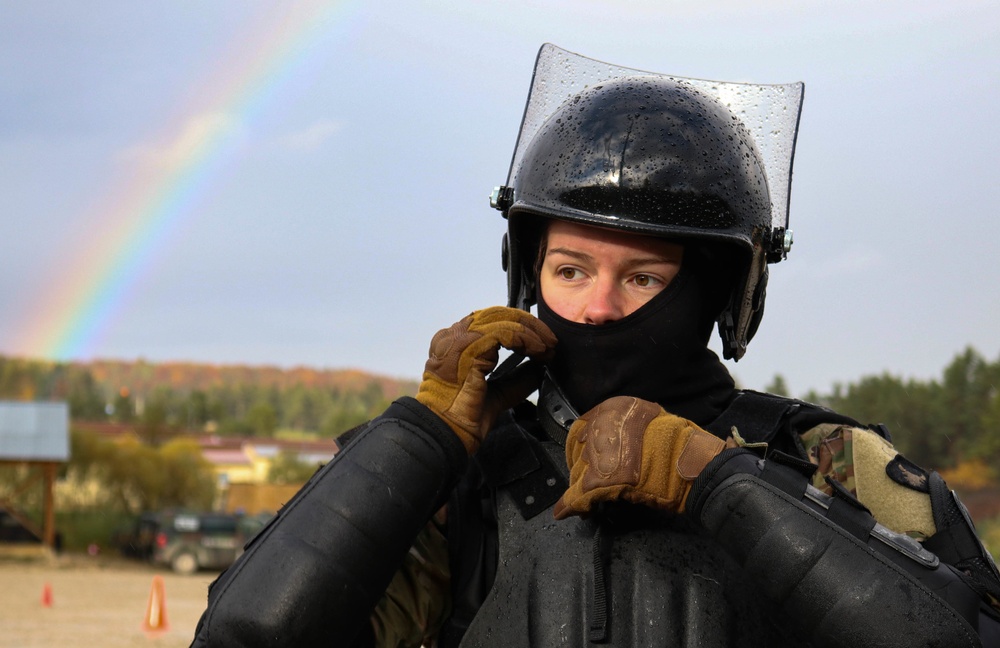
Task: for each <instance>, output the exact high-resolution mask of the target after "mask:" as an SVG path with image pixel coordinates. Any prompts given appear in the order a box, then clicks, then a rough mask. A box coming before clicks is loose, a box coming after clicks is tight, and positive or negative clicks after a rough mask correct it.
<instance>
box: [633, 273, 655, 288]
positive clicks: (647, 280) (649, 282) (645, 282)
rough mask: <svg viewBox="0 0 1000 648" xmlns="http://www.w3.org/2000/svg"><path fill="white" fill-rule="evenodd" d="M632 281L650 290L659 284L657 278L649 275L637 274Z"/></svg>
mask: <svg viewBox="0 0 1000 648" xmlns="http://www.w3.org/2000/svg"><path fill="white" fill-rule="evenodd" d="M632 281H633V282H635V285H637V286H639V287H640V288H649V287H651V286H655V285H656V284H657V282H658V280H657V278H656V277H654V276H652V275H648V274H637V275H636V276H635V277H633V278H632Z"/></svg>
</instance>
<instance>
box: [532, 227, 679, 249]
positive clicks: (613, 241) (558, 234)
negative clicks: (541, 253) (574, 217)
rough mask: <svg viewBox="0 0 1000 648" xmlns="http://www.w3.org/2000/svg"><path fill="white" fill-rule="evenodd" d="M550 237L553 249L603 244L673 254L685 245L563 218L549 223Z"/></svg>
mask: <svg viewBox="0 0 1000 648" xmlns="http://www.w3.org/2000/svg"><path fill="white" fill-rule="evenodd" d="M547 238H548V245H547V247H548V249H549V250H552V249H555V248H559V247H570V248H591V247H599V248H603V249H612V250H620V251H621V252H622V253H624V252H637V253H645V254H653V255H657V256H665V257H672V256H675V255H677V254H680V253H681V252H682V251H683V249H684V247H683V246H682V245H681V244H680V243H677V242H675V241H671V240H668V239H665V238H661V237H657V236H649V235H647V234H636V233H634V232H623V231H621V230H613V229H608V228H605V227H594V226H593V225H584V224H581V223H573V222H570V221H562V220H553V221H551V222H550V223H549V227H548V232H547Z"/></svg>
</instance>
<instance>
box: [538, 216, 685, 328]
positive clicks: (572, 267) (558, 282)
mask: <svg viewBox="0 0 1000 648" xmlns="http://www.w3.org/2000/svg"><path fill="white" fill-rule="evenodd" d="M683 256H684V248H683V247H682V246H681V245H680V244H678V243H673V242H671V241H667V240H665V239H661V238H656V237H653V236H644V235H641V234H630V233H626V232H620V231H617V230H610V229H604V228H600V227H591V226H589V225H580V224H577V223H570V222H567V221H558V220H554V221H552V222H551V223H550V224H549V229H548V235H547V237H546V248H545V256H544V257H543V258H542V264H541V270H540V271H539V280H538V281H539V288H540V290H541V292H542V296H543V298H544V299H545V303H546V304H548V306H549V308H551V309H552V310H553V312H555V313H556V314H557V315H559V316H560V317H563V318H565V319H567V320H570V321H571V322H578V323H581V324H607V323H609V322H614V321H616V320H619V319H622V318H623V317H625V316H627V315H630V314H631V313H633V312H635V311H636V310H637V309H638V308H639V307H640V306H642V305H643V304H645V303H646V302H648V301H649V300H650V299H652V298H653V297H655V296H656V295H657V294H659V293H660V292H661V291H662V290H663V289H664V288H666V287H667V286H668V285H669V284H670V282H671V281H672V280H673V278H674V277H675V276H677V273H678V271H680V268H681V260H682V259H683Z"/></svg>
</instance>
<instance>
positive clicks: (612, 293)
mask: <svg viewBox="0 0 1000 648" xmlns="http://www.w3.org/2000/svg"><path fill="white" fill-rule="evenodd" d="M624 297H625V296H624V295H623V294H622V289H621V287H620V286H618V285H617V284H615V283H614V282H612V281H598V282H596V283H595V284H594V285H593V287H592V288H591V291H590V295H589V299H588V300H587V305H586V308H584V311H583V322H584V324H594V325H601V324H608V323H610V322H614V321H617V320H620V319H621V318H623V317H625V315H626V313H625V298H624Z"/></svg>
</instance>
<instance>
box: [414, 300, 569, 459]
mask: <svg viewBox="0 0 1000 648" xmlns="http://www.w3.org/2000/svg"><path fill="white" fill-rule="evenodd" d="M555 344H556V337H555V335H553V334H552V331H550V330H549V327H547V326H546V325H545V324H543V323H542V322H541V320H539V319H537V318H536V317H534V316H533V315H532V314H531V313H528V312H526V311H523V310H519V309H516V308H507V307H504V306H494V307H492V308H487V309H484V310H480V311H476V312H474V313H472V314H471V315H469V316H468V317H466V318H465V319H463V320H462V321H460V322H458V323H457V324H455V325H454V326H452V327H451V328H447V329H443V330H441V331H438V332H437V334H436V335H435V336H434V338H433V339H432V340H431V349H430V358H429V359H428V360H427V364H426V365H425V366H424V376H423V380H422V381H421V383H420V389H419V390H418V391H417V400H418V401H420V402H421V403H423V404H424V405H425V406H427V407H428V408H429V409H431V410H433V411H434V413H435V414H437V415H438V416H440V417H441V418H442V419H443V420H444V422H445V423H447V424H448V426H449V427H450V428H451V429H452V430H453V431H454V432H455V434H456V435H458V438H459V439H461V440H462V443H463V444H464V445H465V448H466V449H467V450H468V451H469V454H472V453H473V452H475V451H476V449H477V448H479V444H481V443H482V442H483V439H485V438H486V433H487V432H488V431H489V429H490V427H492V425H493V422H494V421H495V420H496V417H497V416H498V415H499V414H500V412H502V411H503V410H505V409H507V408H508V407H511V406H512V405H514V404H516V403H518V402H520V401H521V400H522V399H524V398H526V397H527V396H528V395H529V394H531V392H533V391H535V389H537V388H538V385H539V383H540V382H541V375H542V370H543V368H542V366H541V365H540V364H539V363H537V362H527V363H525V364H523V365H521V366H519V367H518V368H517V369H515V370H513V371H512V372H510V373H509V374H508V375H506V376H503V377H502V378H499V379H496V380H490V381H489V383H487V382H486V375H487V374H488V373H489V372H491V371H493V369H494V368H495V367H496V365H497V360H498V359H499V350H500V347H501V346H502V347H505V348H507V349H510V350H511V351H515V352H517V353H522V354H524V355H526V356H527V357H528V358H531V359H533V360H542V361H544V360H548V359H549V358H550V357H551V356H552V350H553V348H554V347H555Z"/></svg>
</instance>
